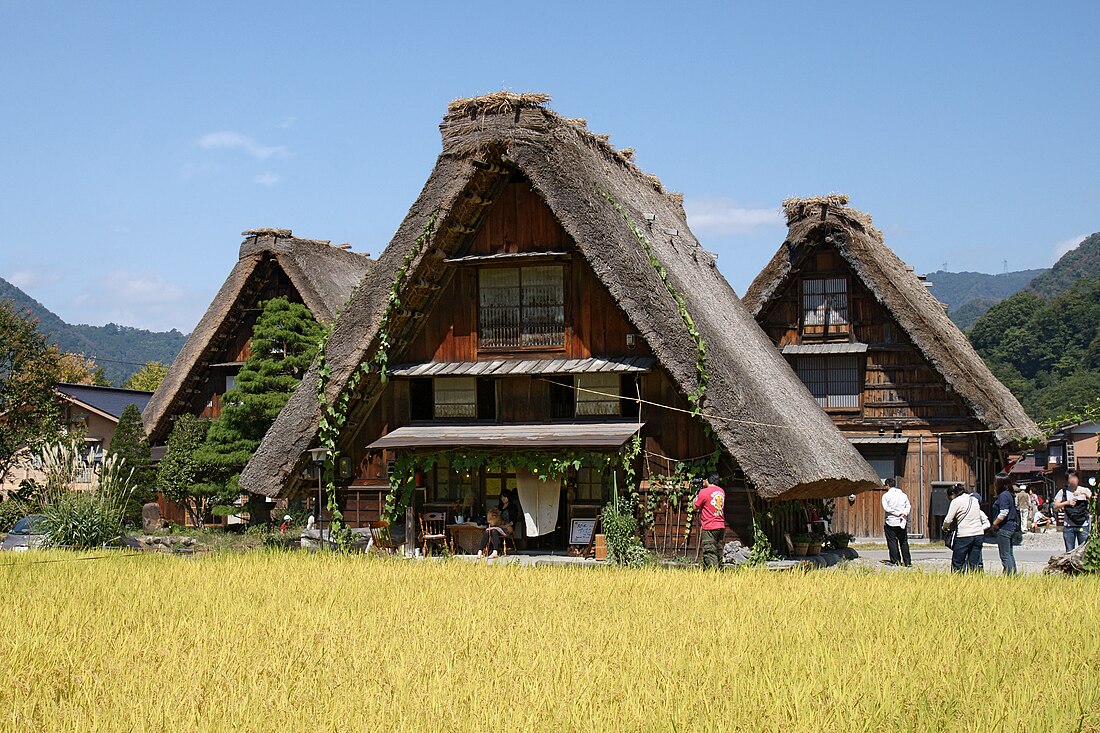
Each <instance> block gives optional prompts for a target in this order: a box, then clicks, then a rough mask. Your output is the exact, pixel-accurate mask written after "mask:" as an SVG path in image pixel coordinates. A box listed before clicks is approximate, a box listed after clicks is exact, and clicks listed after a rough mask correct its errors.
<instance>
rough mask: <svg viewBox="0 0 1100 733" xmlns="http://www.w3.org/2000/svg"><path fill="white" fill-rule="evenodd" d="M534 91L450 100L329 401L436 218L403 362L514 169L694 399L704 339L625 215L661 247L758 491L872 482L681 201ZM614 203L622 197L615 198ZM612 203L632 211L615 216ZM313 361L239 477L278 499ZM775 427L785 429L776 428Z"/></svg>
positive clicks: (369, 289)
mask: <svg viewBox="0 0 1100 733" xmlns="http://www.w3.org/2000/svg"><path fill="white" fill-rule="evenodd" d="M531 101H532V98H530V97H526V98H525V99H521V100H514V101H513V103H511V104H503V105H502V103H501V100H500V98H499V97H498V96H497V95H492V96H491V97H490V98H488V100H487V101H486V102H484V103H483V102H481V101H479V100H462V101H461V102H457V103H453V104H452V105H451V109H450V111H449V113H448V114H447V116H446V117H445V118H444V120H443V123H442V125H441V126H440V129H441V131H442V134H443V152H442V154H441V155H440V156H439V159H438V160H437V162H436V165H435V169H434V170H433V171H432V174H431V176H430V177H429V179H428V181H427V184H426V185H425V186H424V189H423V190H422V191H421V193H420V197H419V198H418V199H417V200H416V202H415V203H414V204H413V206H412V208H411V209H410V211H409V213H408V215H407V216H406V218H405V220H404V222H403V223H402V224H401V226H400V228H399V229H398V231H397V234H396V235H395V236H394V238H393V240H392V241H391V242H390V245H389V246H388V247H387V248H386V250H385V252H383V253H382V255H381V256H380V257H379V258H378V261H377V263H376V265H375V269H374V270H373V273H372V275H373V276H372V277H371V279H370V281H369V282H368V283H364V285H363V287H362V288H360V289H359V290H358V291H357V292H356V294H355V296H354V298H353V299H352V301H351V303H349V305H348V309H347V312H346V313H345V314H344V315H343V316H341V317H340V319H339V320H338V321H337V323H336V327H335V330H334V332H333V334H332V338H331V340H330V342H329V347H328V351H327V360H328V365H329V366H330V367H331V370H332V378H331V382H330V383H329V385H328V393H329V398H330V399H333V398H334V397H335V396H336V395H337V394H339V392H340V390H341V389H342V388H343V386H344V385H345V384H346V383H347V381H348V379H349V376H350V375H351V373H352V372H353V371H354V370H355V369H356V368H357V367H358V366H359V365H360V364H361V363H364V362H365V361H367V360H369V358H370V357H371V355H373V354H374V353H375V351H376V349H377V346H378V336H379V324H380V320H381V317H382V315H383V312H384V310H385V308H386V304H387V301H388V299H389V288H390V285H391V283H393V282H395V278H396V275H397V273H398V271H399V269H400V268H401V267H402V260H403V258H405V257H406V256H407V255H408V254H409V253H410V252H411V251H413V250H414V249H415V245H414V243H415V240H416V239H417V237H418V236H420V235H421V233H422V232H423V231H424V229H425V226H426V225H427V224H428V223H429V221H431V220H432V216H433V213H436V217H435V220H434V226H433V227H432V229H431V235H430V237H429V238H428V241H427V242H426V243H425V246H424V247H423V248H422V249H421V250H420V252H419V254H417V255H416V256H415V257H414V258H413V259H412V261H411V263H410V264H409V278H408V283H409V285H408V286H407V287H406V288H405V289H404V291H403V292H402V294H401V296H400V299H401V303H402V306H403V307H404V309H405V310H403V311H398V312H397V314H396V315H395V316H394V318H393V319H392V320H391V321H390V323H389V328H388V330H389V337H390V341H391V342H392V343H393V344H394V346H393V347H392V348H391V349H390V353H391V354H392V358H393V360H394V363H396V362H397V361H399V360H400V354H401V350H402V348H403V346H404V345H405V344H407V343H408V342H409V340H410V339H411V338H412V337H413V336H414V335H415V333H416V331H417V329H418V326H419V323H420V322H422V319H418V318H417V316H418V315H419V314H420V313H423V312H426V311H428V310H430V309H431V308H432V307H433V306H434V304H435V300H436V299H437V298H438V293H439V285H438V283H440V282H442V281H444V279H445V278H446V277H448V276H449V274H450V272H452V271H453V268H452V266H451V265H448V264H446V263H445V262H444V259H446V258H447V257H452V256H455V255H456V254H458V253H460V252H462V251H463V249H464V248H465V247H466V246H467V243H468V242H469V241H470V239H471V237H472V235H473V233H474V232H476V231H477V228H478V226H479V224H480V221H481V217H482V214H483V212H484V210H485V206H484V204H485V201H486V200H487V199H492V197H493V195H494V192H495V191H498V190H500V188H501V187H502V186H503V185H504V184H505V182H506V181H507V180H508V179H509V178H510V177H511V176H513V175H515V174H517V173H520V174H522V175H525V176H526V177H527V179H528V180H529V181H530V183H531V185H532V186H533V188H534V189H535V190H536V191H537V192H538V194H539V195H540V196H542V197H543V199H544V200H545V201H546V203H547V204H548V205H549V207H550V209H551V210H552V211H553V213H554V215H555V216H556V217H557V218H558V220H559V221H560V222H561V224H562V226H563V227H564V228H565V230H566V231H567V232H568V233H569V235H570V236H571V237H572V238H573V239H574V241H575V242H576V246H577V249H578V251H579V252H580V253H581V254H582V255H583V256H584V257H585V259H586V260H587V261H588V262H589V264H590V265H591V267H592V269H593V270H594V272H595V274H596V276H597V277H598V278H599V279H600V280H601V281H602V282H603V283H604V285H605V286H606V287H607V288H608V290H609V291H610V293H611V295H612V297H614V299H615V300H616V302H617V303H618V304H619V306H620V307H621V308H622V310H623V312H624V313H625V314H626V316H627V318H629V319H630V321H631V322H632V323H633V325H634V327H635V328H636V329H637V331H638V332H639V334H640V335H641V336H642V337H643V338H644V339H645V340H646V342H647V343H648V344H649V345H650V346H651V348H652V349H653V352H654V355H655V356H656V357H657V359H658V360H659V362H660V365H661V366H662V367H663V368H664V369H665V370H666V371H667V372H668V373H669V374H670V375H671V378H672V379H673V380H674V382H675V383H676V384H677V385H678V386H679V387H680V389H681V390H682V391H683V392H684V393H688V392H691V391H693V390H695V389H696V387H697V384H698V374H697V371H696V344H695V341H694V338H693V336H692V334H691V332H690V330H689V328H688V327H687V326H686V325H685V323H684V320H683V319H682V317H681V314H680V311H679V307H678V305H677V303H676V301H675V299H674V298H673V296H672V295H670V293H669V292H668V290H667V289H666V287H665V284H664V282H663V281H662V279H661V276H660V275H659V274H658V270H657V268H655V266H654V265H653V264H652V263H651V262H650V260H649V258H648V256H647V254H646V252H645V250H644V249H643V246H642V244H641V241H640V239H639V238H638V236H636V234H635V231H634V230H633V229H632V227H631V226H630V225H629V224H628V223H627V221H625V220H624V216H623V213H625V214H626V215H628V216H629V217H630V219H631V220H632V222H634V225H635V226H636V227H638V231H639V232H640V233H642V234H644V236H645V237H646V238H648V240H649V241H650V242H651V246H652V252H653V255H654V256H655V257H656V259H657V260H658V261H659V265H660V266H661V267H662V268H663V270H664V271H665V272H666V273H667V278H668V281H669V283H671V285H672V286H673V287H674V288H675V290H676V291H678V292H679V293H681V294H682V295H683V297H684V299H685V302H686V307H687V310H688V312H689V313H690V315H691V317H692V318H693V319H694V322H695V324H696V326H697V328H698V331H699V332H700V333H701V335H702V337H703V338H704V339H705V342H706V348H707V371H708V372H709V375H710V382H709V387H708V391H707V397H706V400H705V402H704V409H705V410H706V411H707V412H708V413H709V414H711V415H712V416H713V417H711V418H709V422H710V425H711V427H712V428H713V430H714V432H715V434H716V435H717V437H718V440H719V441H720V442H721V445H722V447H723V448H724V449H725V450H726V451H728V452H729V454H730V455H732V456H733V457H734V458H735V459H736V460H737V461H738V463H739V465H740V466H741V468H742V469H743V470H744V471H745V473H746V475H747V476H748V477H749V478H750V480H751V481H752V482H753V484H754V485H755V487H756V489H757V490H758V491H759V493H760V494H761V495H763V496H764V497H768V498H774V497H779V496H791V497H794V496H836V495H840V494H848V493H851V492H852V491H860V490H863V489H866V488H870V487H871V486H873V485H876V484H877V478H876V476H875V474H874V473H873V472H872V471H871V469H870V467H869V466H868V465H867V464H866V463H865V462H864V460H863V459H862V458H861V457H860V456H859V454H858V453H857V452H856V451H855V449H854V448H853V447H852V446H851V445H850V444H849V443H848V441H847V440H845V439H844V438H843V437H842V436H841V434H840V433H839V432H838V431H837V429H836V428H835V427H834V426H833V424H832V423H831V422H830V421H829V419H828V418H827V417H826V416H825V414H824V413H823V412H822V411H821V410H820V409H819V408H818V406H817V404H816V403H815V402H814V400H813V399H812V398H811V396H810V395H809V393H808V392H807V391H806V389H805V387H803V385H802V383H801V382H800V381H799V380H798V378H797V377H796V376H795V375H794V374H793V373H792V371H791V369H790V367H789V366H788V365H787V363H786V362H785V361H784V360H783V358H782V357H781V356H780V355H779V353H778V352H777V351H776V350H775V348H774V347H773V346H772V344H771V342H770V341H769V340H768V338H767V336H766V335H765V334H764V333H763V331H762V330H761V329H760V328H759V327H758V326H757V325H756V323H755V321H753V319H752V317H751V316H750V315H749V314H748V313H747V312H746V311H745V309H744V308H743V307H742V306H741V303H740V301H739V300H738V299H737V296H736V295H735V294H734V292H733V289H732V288H730V286H729V284H728V283H727V282H726V280H725V279H724V278H723V277H722V275H721V274H720V273H719V271H718V269H717V267H716V265H715V261H714V257H713V256H712V255H711V254H709V253H708V252H706V251H705V250H704V249H703V248H702V247H700V246H699V243H698V242H697V241H696V239H695V237H694V236H693V235H692V234H691V232H690V230H689V229H688V225H687V218H686V216H685V214H684V209H683V206H682V205H681V199H680V197H678V196H674V195H669V194H667V193H665V192H664V190H663V188H662V186H661V182H660V181H659V180H658V179H657V178H656V177H655V176H651V175H648V174H645V173H642V172H641V171H640V170H639V169H638V168H637V167H635V165H634V164H633V163H632V162H631V160H630V159H629V157H628V156H626V155H623V154H622V153H620V152H619V151H617V150H615V149H614V148H613V147H612V146H611V145H610V144H609V143H608V142H607V139H606V137H598V136H595V135H593V134H592V133H590V132H588V131H587V130H586V129H585V128H584V126H583V124H581V123H579V122H577V121H574V120H568V119H565V118H562V117H559V116H558V115H557V114H555V113H554V112H552V111H550V110H548V109H546V108H544V107H542V106H541V103H542V102H544V101H545V98H543V97H540V98H539V99H538V104H536V105H532V104H531V103H529V102H531ZM613 202H614V203H613ZM616 203H617V204H618V205H619V206H620V207H621V209H622V212H623V213H620V211H618V210H616V207H615V204H616ZM379 381H380V380H379V379H378V377H377V375H371V376H370V377H368V378H367V379H365V380H364V381H363V384H362V385H361V386H360V388H359V395H358V396H357V397H356V398H355V399H354V400H353V401H352V405H351V407H350V413H349V424H355V422H356V420H357V419H359V418H361V417H362V416H363V415H364V414H366V412H367V411H368V410H369V409H370V408H371V406H372V405H373V403H374V401H376V400H377V398H378V396H379V395H380V394H381V389H382V388H381V386H380V385H379ZM316 389H317V369H316V365H315V366H314V368H313V369H311V370H310V372H309V373H308V374H307V376H306V378H305V380H304V381H303V383H302V385H301V386H300V388H299V389H298V391H297V393H296V394H295V395H294V396H293V397H292V398H291V400H290V402H289V403H288V404H287V406H286V408H285V409H284V410H283V412H282V414H280V415H279V418H278V419H277V420H276V422H275V424H274V426H273V427H272V429H271V430H269V431H268V434H267V437H266V438H265V439H264V441H263V443H262V445H261V446H260V448H259V450H258V451H257V453H256V455H255V456H254V457H253V459H252V461H251V462H250V463H249V464H248V466H247V467H246V468H245V471H244V473H243V474H242V476H241V484H242V485H243V486H245V487H246V488H247V489H248V490H250V491H254V492H256V493H261V494H266V495H269V496H276V495H285V494H286V493H289V492H292V491H293V490H294V489H295V488H296V487H295V482H296V481H297V480H298V479H297V478H296V476H297V474H298V471H297V470H296V469H298V468H299V467H301V466H302V465H303V463H304V459H303V458H302V455H303V452H304V451H305V450H307V449H308V448H309V447H310V446H311V445H312V444H314V442H315V440H316V433H317V425H318V419H319V408H318V403H317V397H316ZM776 425H779V426H783V427H775V426H776Z"/></svg>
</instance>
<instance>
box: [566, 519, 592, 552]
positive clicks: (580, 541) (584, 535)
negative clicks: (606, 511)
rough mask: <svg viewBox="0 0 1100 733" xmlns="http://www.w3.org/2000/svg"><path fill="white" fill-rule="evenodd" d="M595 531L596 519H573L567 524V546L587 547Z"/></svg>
mask: <svg viewBox="0 0 1100 733" xmlns="http://www.w3.org/2000/svg"><path fill="white" fill-rule="evenodd" d="M595 530H596V518H595V517H592V518H585V519H574V520H573V521H572V522H570V523H569V544H571V545H587V544H588V543H589V542H591V541H592V533H593V532H594V531H595Z"/></svg>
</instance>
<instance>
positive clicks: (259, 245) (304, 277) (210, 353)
mask: <svg viewBox="0 0 1100 733" xmlns="http://www.w3.org/2000/svg"><path fill="white" fill-rule="evenodd" d="M243 235H244V237H245V239H244V241H243V242H242V243H241V249H240V259H239V260H238V261H237V264H236V265H234V267H233V269H232V270H231V271H230V273H229V277H227V278H226V280H225V284H223V285H222V287H221V290H219V291H218V294H217V295H216V296H215V297H214V300H213V301H212V302H211V303H210V307H208V308H207V309H206V313H205V314H203V317H202V319H201V320H200V321H199V323H198V325H197V326H195V330H194V331H192V332H191V335H190V336H189V337H188V338H187V342H186V343H185V344H184V345H183V349H182V350H181V351H180V353H179V355H177V356H176V360H175V361H174V362H172V366H171V367H169V369H168V373H167V374H166V375H165V377H164V381H162V382H161V384H160V387H158V388H157V391H156V392H154V393H153V397H152V399H151V400H149V404H148V405H147V406H146V407H145V410H144V412H143V413H142V418H143V420H144V422H145V431H146V432H147V433H148V434H149V437H150V439H151V440H152V441H154V442H157V441H161V440H163V439H164V438H166V437H167V435H168V431H169V430H170V429H171V418H172V417H173V416H174V415H175V414H176V412H177V411H178V409H179V407H180V405H182V404H186V403H187V398H188V396H189V393H190V391H191V390H192V389H195V388H196V387H197V385H199V384H201V383H202V380H204V379H205V378H206V377H207V367H208V366H209V364H210V362H211V359H212V358H214V355H215V354H217V353H218V352H219V351H220V350H221V349H223V348H224V347H225V346H226V345H227V343H228V342H229V341H231V340H232V339H234V338H235V337H236V336H237V330H236V329H237V326H238V324H239V323H240V322H241V321H242V320H243V318H244V316H245V312H246V311H247V309H249V308H254V307H255V306H256V302H255V300H256V297H257V295H258V293H259V291H261V290H262V289H263V288H264V286H265V284H266V282H265V279H266V278H267V277H269V276H270V273H271V271H272V268H271V267H270V265H272V264H274V265H278V267H280V268H281V269H282V270H283V272H285V273H286V275H287V277H288V278H289V279H290V283H291V285H293V287H294V289H295V290H297V291H298V294H299V295H301V298H302V302H303V303H305V305H306V307H307V308H309V309H310V311H312V313H313V316H314V318H316V319H317V320H319V321H322V322H328V321H331V320H333V319H335V318H336V316H337V314H338V313H339V311H340V309H341V307H343V305H344V303H345V302H347V299H348V297H349V296H350V295H351V293H352V291H353V290H354V289H355V287H356V286H357V285H358V284H359V282H360V281H361V280H362V279H363V276H364V275H365V274H366V272H367V269H368V268H369V267H370V264H371V259H370V258H369V257H368V256H367V255H366V254H360V253H356V252H349V251H347V250H346V249H343V248H342V247H334V246H332V245H331V244H329V243H328V242H324V241H319V240H315V239H301V238H299V237H295V236H294V234H293V232H291V231H290V230H289V229H250V230H248V231H246V232H243Z"/></svg>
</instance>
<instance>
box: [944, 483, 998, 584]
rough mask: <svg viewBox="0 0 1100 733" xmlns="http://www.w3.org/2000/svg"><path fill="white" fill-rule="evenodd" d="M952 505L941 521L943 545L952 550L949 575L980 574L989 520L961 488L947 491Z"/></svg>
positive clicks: (976, 503) (975, 501)
mask: <svg viewBox="0 0 1100 733" xmlns="http://www.w3.org/2000/svg"><path fill="white" fill-rule="evenodd" d="M947 496H948V498H949V499H951V503H950V504H948V506H947V516H946V517H944V518H943V531H944V544H946V545H947V546H948V547H950V548H951V570H952V572H956V573H962V572H979V573H980V572H981V571H982V542H983V540H984V539H985V528H986V527H988V526H989V518H988V517H987V516H986V515H985V512H983V511H982V507H981V505H980V504H978V500H977V499H975V498H974V496H973V494H970V493H968V492H966V491H964V490H963V489H962V487H959V486H956V487H952V488H951V489H950V490H948V492H947Z"/></svg>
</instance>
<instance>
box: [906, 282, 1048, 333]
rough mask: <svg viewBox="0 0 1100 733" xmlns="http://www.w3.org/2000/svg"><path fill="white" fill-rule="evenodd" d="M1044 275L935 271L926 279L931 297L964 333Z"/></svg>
mask: <svg viewBox="0 0 1100 733" xmlns="http://www.w3.org/2000/svg"><path fill="white" fill-rule="evenodd" d="M1045 272H1047V270H1043V269H1039V270H1017V271H1016V272H1003V273H1000V274H997V275H990V274H987V273H984V272H946V271H944V270H937V271H936V272H930V273H928V276H927V277H928V282H929V284H930V287H929V289H930V290H931V291H932V295H935V296H936V299H937V300H939V301H940V302H941V303H946V304H947V306H948V315H950V316H951V320H953V321H954V322H955V323H956V325H958V327H959V328H961V329H963V330H964V331H965V330H966V329H968V328H970V327H971V326H972V325H974V322H975V321H977V320H978V318H980V317H981V316H982V314H983V313H985V312H986V311H987V310H989V309H990V308H991V307H993V306H994V305H995V304H997V303H999V302H1001V301H1002V300H1004V299H1005V298H1007V297H1009V296H1010V295H1014V294H1016V293H1018V292H1020V291H1021V290H1023V289H1024V288H1026V287H1027V286H1028V284H1029V283H1030V282H1031V281H1032V280H1033V279H1034V278H1035V277H1037V276H1040V275H1042V274H1043V273H1045Z"/></svg>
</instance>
